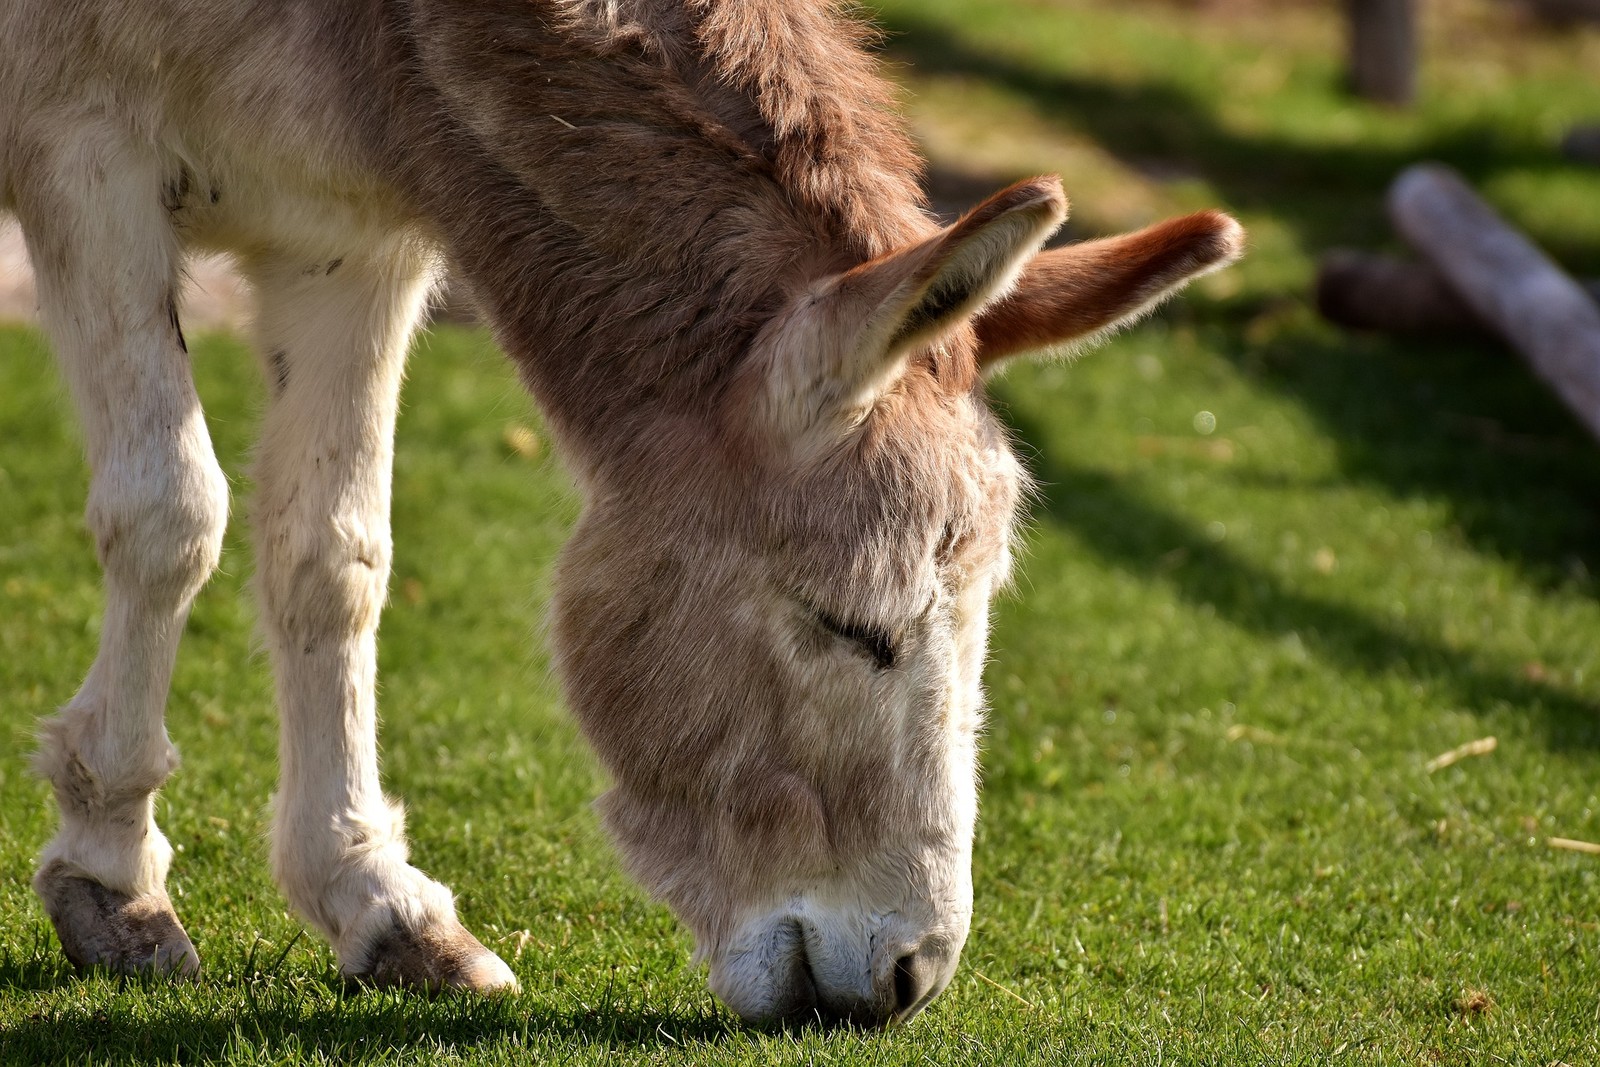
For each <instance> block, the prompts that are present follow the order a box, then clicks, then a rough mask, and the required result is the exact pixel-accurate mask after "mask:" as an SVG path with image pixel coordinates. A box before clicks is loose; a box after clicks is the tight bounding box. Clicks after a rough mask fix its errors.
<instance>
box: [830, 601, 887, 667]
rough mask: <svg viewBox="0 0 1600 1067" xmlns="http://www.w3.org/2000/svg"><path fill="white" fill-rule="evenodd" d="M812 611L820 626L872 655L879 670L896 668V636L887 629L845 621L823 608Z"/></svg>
mask: <svg viewBox="0 0 1600 1067" xmlns="http://www.w3.org/2000/svg"><path fill="white" fill-rule="evenodd" d="M810 611H811V617H812V618H814V619H815V620H816V621H817V625H818V626H821V627H822V628H823V629H824V630H826V631H828V632H829V633H830V634H832V635H833V636H835V637H837V638H839V639H840V640H842V641H847V642H849V643H850V644H852V645H854V646H855V647H856V648H857V649H858V650H859V651H861V652H865V653H866V654H867V655H869V656H871V657H872V662H873V665H874V666H875V667H877V668H878V670H880V671H887V670H893V669H894V665H895V659H896V650H895V642H894V636H893V635H892V634H890V633H889V631H888V630H887V629H885V628H883V627H881V626H872V625H870V624H867V623H859V622H845V621H844V620H842V619H840V618H838V617H837V616H834V615H830V614H829V613H828V612H826V611H823V610H822V609H821V608H816V607H813V608H811V609H810Z"/></svg>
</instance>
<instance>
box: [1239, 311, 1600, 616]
mask: <svg viewBox="0 0 1600 1067" xmlns="http://www.w3.org/2000/svg"><path fill="white" fill-rule="evenodd" d="M1238 329H1242V327H1235V328H1234V329H1233V330H1232V331H1230V333H1231V335H1232V336H1233V337H1237V336H1238V333H1237V332H1235V331H1237V330H1238ZM1210 347H1211V348H1212V349H1213V350H1214V351H1217V352H1220V353H1222V354H1223V355H1224V356H1225V358H1228V359H1229V360H1230V361H1231V362H1233V363H1234V365H1235V366H1236V367H1237V368H1238V370H1239V372H1240V373H1241V374H1242V375H1244V376H1246V377H1248V378H1251V379H1253V380H1256V381H1258V382H1261V383H1263V384H1265V385H1267V386H1268V387H1270V388H1272V389H1274V390H1276V391H1278V392H1280V393H1282V394H1284V395H1286V396H1289V397H1291V398H1292V399H1293V400H1294V401H1295V402H1296V403H1297V404H1299V405H1300V406H1301V408H1302V409H1303V410H1304V411H1305V412H1307V413H1308V414H1309V415H1310V416H1312V417H1313V418H1314V419H1315V420H1316V421H1317V423H1318V424H1319V426H1320V428H1321V430H1322V431H1323V432H1324V433H1325V434H1326V435H1327V436H1328V438H1329V439H1330V440H1331V441H1333V442H1334V443H1335V445H1336V446H1337V448H1338V462H1339V468H1340V473H1341V477H1342V478H1343V479H1345V480H1349V481H1367V482H1372V483H1376V484H1379V485H1382V486H1383V487H1384V488H1385V489H1386V490H1387V491H1388V492H1391V493H1393V494H1395V495H1397V496H1400V497H1402V498H1407V497H1415V498H1422V499H1428V500H1437V501H1441V502H1443V503H1444V504H1446V506H1447V508H1448V512H1449V515H1450V519H1451V521H1452V523H1453V524H1454V526H1455V527H1456V528H1457V529H1458V530H1459V531H1460V534H1461V535H1462V537H1463V538H1464V539H1465V540H1466V541H1467V542H1468V543H1469V544H1470V545H1471V546H1472V547H1473V548H1474V549H1475V550H1477V551H1479V552H1482V553H1484V554H1486V555H1492V556H1495V557H1498V558H1500V559H1503V560H1507V561H1509V562H1512V563H1514V564H1515V565H1516V566H1517V567H1518V568H1519V570H1520V571H1521V573H1522V575H1523V576H1524V577H1525V578H1526V579H1527V580H1528V581H1529V582H1530V583H1532V584H1534V585H1536V586H1539V587H1541V588H1545V589H1550V588H1556V587H1559V586H1562V585H1564V584H1567V583H1577V587H1579V588H1584V589H1587V590H1590V591H1592V590H1593V578H1594V577H1595V576H1597V575H1600V452H1597V447H1600V446H1597V445H1596V443H1595V441H1594V440H1593V439H1592V438H1590V437H1589V436H1588V435H1587V434H1586V433H1585V432H1584V431H1583V430H1582V428H1581V427H1580V426H1579V425H1578V423H1577V420H1576V419H1575V418H1573V417H1572V416H1571V415H1570V414H1569V413H1568V412H1567V410H1566V409H1565V408H1564V407H1562V405H1561V404H1560V402H1559V401H1557V400H1556V399H1555V396H1554V394H1553V393H1551V392H1550V391H1549V390H1548V389H1547V388H1546V387H1545V386H1544V385H1543V384H1542V383H1540V382H1539V381H1538V380H1536V379H1535V378H1534V377H1533V375H1532V373H1531V372H1530V371H1529V370H1528V368H1527V367H1526V365H1524V364H1523V363H1521V362H1520V361H1519V360H1518V359H1517V358H1516V357H1515V356H1514V355H1512V354H1511V353H1510V352H1508V351H1506V350H1505V349H1503V348H1501V347H1498V346H1497V345H1494V344H1492V343H1489V342H1484V343H1469V342H1461V341H1455V342H1448V343H1443V344H1439V343H1424V342H1420V341H1419V342H1413V343H1410V344H1405V345H1402V344H1396V343H1393V342H1386V341H1382V340H1379V339H1375V338H1350V337H1342V336H1339V335H1337V334H1330V333H1327V332H1316V333H1313V332H1311V331H1309V330H1303V329H1302V330H1294V331H1289V332H1287V333H1286V334H1285V335H1283V336H1280V337H1278V338H1275V339H1273V340H1271V341H1268V342H1266V343H1263V344H1261V345H1259V346H1242V345H1240V344H1239V342H1238V341H1237V340H1234V341H1229V340H1227V339H1226V338H1224V337H1219V338H1218V339H1217V342H1216V343H1215V344H1212V345H1211V346H1210Z"/></svg>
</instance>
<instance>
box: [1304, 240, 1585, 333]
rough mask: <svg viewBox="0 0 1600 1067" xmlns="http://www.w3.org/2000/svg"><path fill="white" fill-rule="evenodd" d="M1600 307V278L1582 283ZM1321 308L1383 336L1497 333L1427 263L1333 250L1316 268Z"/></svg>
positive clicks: (1346, 322) (1324, 313) (1333, 317)
mask: <svg viewBox="0 0 1600 1067" xmlns="http://www.w3.org/2000/svg"><path fill="white" fill-rule="evenodd" d="M1578 284H1579V285H1580V286H1582V287H1583V290H1584V292H1586V293H1588V294H1589V299H1591V300H1593V301H1595V302H1596V303H1597V304H1600V278H1588V279H1581V280H1579V282H1578ZM1317 310H1318V311H1320V312H1321V313H1322V316H1323V318H1325V319H1327V320H1328V321H1329V322H1333V323H1337V324H1338V325H1340V326H1345V327H1348V328H1350V329H1353V330H1378V331H1380V332H1382V333H1411V334H1440V333H1493V332H1494V328H1493V327H1492V326H1490V325H1489V324H1488V323H1486V322H1484V321H1483V320H1482V319H1480V318H1479V317H1478V316H1477V315H1475V314H1473V311H1472V309H1471V308H1470V307H1468V306H1467V305H1466V303H1464V302H1463V301H1462V299H1461V298H1460V297H1458V296H1456V294H1455V291H1454V290H1453V289H1451V288H1450V283H1449V282H1447V281H1445V280H1444V276H1443V275H1442V274H1440V273H1439V272H1438V271H1437V270H1434V269H1433V267H1431V266H1429V265H1428V264H1426V263H1418V262H1416V261H1414V260H1405V259H1396V258H1394V257H1393V256H1380V255H1376V254H1374V253H1371V252H1360V251H1357V250H1355V249H1352V248H1335V249H1333V250H1331V251H1329V252H1328V253H1327V254H1326V255H1324V256H1323V257H1322V262H1321V263H1320V264H1318V266H1317Z"/></svg>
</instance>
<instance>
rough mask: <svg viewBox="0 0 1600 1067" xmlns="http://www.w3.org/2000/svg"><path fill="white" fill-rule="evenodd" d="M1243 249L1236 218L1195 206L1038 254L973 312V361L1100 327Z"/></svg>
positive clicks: (1139, 311)
mask: <svg viewBox="0 0 1600 1067" xmlns="http://www.w3.org/2000/svg"><path fill="white" fill-rule="evenodd" d="M1243 251H1244V230H1243V229H1242V228H1241V227H1240V226H1239V224H1238V223H1237V222H1235V221H1234V220H1233V219H1231V218H1229V217H1228V216H1227V215H1224V214H1222V213H1221V212H1220V211H1202V212H1199V213H1197V214H1194V215H1186V216H1184V217H1183V218H1179V219H1169V220H1167V221H1166V222H1159V223H1157V224H1156V225H1154V226H1150V227H1147V228H1146V229H1143V230H1140V231H1138V232H1137V233H1129V234H1123V235H1121V236H1120V237H1106V238H1103V239H1101V240H1098V241H1084V242H1082V243H1079V244H1073V245H1067V246H1066V247H1064V248H1056V249H1052V250H1051V251H1049V252H1045V253H1042V254H1041V255H1039V256H1036V257H1034V260H1033V262H1032V263H1030V264H1028V268H1027V270H1025V271H1024V272H1023V274H1022V279H1021V280H1020V281H1019V282H1018V283H1017V286H1016V288H1015V289H1013V290H1012V291H1011V293H1010V295H1008V296H1007V297H1006V298H1005V299H1004V300H1001V301H999V302H998V303H996V304H994V305H993V306H992V307H990V308H989V309H988V310H986V311H985V312H984V313H983V314H982V315H981V316H979V318H978V321H977V324H976V325H977V328H978V364H979V366H981V367H984V368H988V367H991V366H993V365H994V364H995V363H997V362H999V361H1000V360H1002V359H1004V358H1006V357H1007V356H1012V355H1016V354H1017V353H1019V352H1029V351H1033V350H1035V349H1040V348H1047V347H1050V346H1052V345H1059V344H1064V343H1071V342H1075V341H1076V342H1080V343H1081V342H1084V341H1087V340H1090V339H1092V338H1094V337H1095V336H1096V335H1099V334H1103V333H1107V332H1109V331H1111V330H1114V329H1116V328H1117V327H1118V326H1121V325H1123V324H1125V323H1128V322H1131V321H1133V320H1134V319H1136V318H1138V317H1139V316H1140V315H1143V314H1144V313H1145V312H1147V311H1149V310H1151V309H1152V308H1154V307H1155V306H1156V305H1157V304H1159V303H1161V301H1163V300H1165V299H1166V298H1167V297H1168V296H1171V295H1172V294H1173V293H1175V292H1177V291H1178V290H1179V289H1181V288H1183V286H1184V285H1185V284H1187V283H1188V282H1189V280H1190V279H1192V278H1196V277H1199V276H1200V275H1202V274H1206V273H1209V272H1210V271H1213V270H1217V269H1218V268H1220V267H1224V266H1227V265H1228V264H1229V263H1232V262H1233V261H1234V260H1236V259H1238V258H1239V256H1240V254H1241V253H1242V252H1243Z"/></svg>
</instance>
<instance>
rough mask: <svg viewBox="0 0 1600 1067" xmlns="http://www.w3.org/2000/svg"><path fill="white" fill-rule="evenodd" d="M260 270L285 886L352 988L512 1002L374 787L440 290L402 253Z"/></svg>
mask: <svg viewBox="0 0 1600 1067" xmlns="http://www.w3.org/2000/svg"><path fill="white" fill-rule="evenodd" d="M391 243H392V244H393V246H394V247H388V248H383V249H381V250H366V251H358V250H352V251H350V252H347V253H346V254H345V255H343V256H341V257H336V258H333V259H329V260H326V261H323V262H318V263H308V262H306V261H304V260H298V259H295V260H291V259H289V258H286V257H276V258H273V259H271V260H265V261H262V260H258V261H256V262H253V263H251V264H250V265H249V268H248V269H249V270H250V272H251V273H252V275H253V276H254V280H255V282H256V285H257V288H258V291H259V293H260V297H261V321H260V331H261V336H260V338H259V341H260V344H261V346H262V352H263V354H264V359H265V370H266V374H267V378H268V385H269V388H270V389H271V391H272V394H273V398H272V401H271V407H270V408H269V410H268V412H267V418H266V427H265V432H264V434H263V438H262V448H261V457H260V461H259V464H258V469H257V485H258V492H259V498H258V501H257V505H256V527H257V538H258V545H257V554H258V556H259V567H258V571H259V576H258V584H259V592H260V599H261V605H262V609H263V612H262V613H263V617H264V622H265V629H266V638H267V643H268V645H269V647H270V650H271V653H272V659H273V665H274V668H275V670H276V674H277V682H278V702H279V708H280V711H281V714H282V717H283V725H282V735H281V741H280V747H279V758H280V761H281V777H280V780H279V789H278V795H277V799H276V802H275V820H274V829H273V848H272V857H273V870H274V872H275V874H276V875H277V878H278V882H279V884H280V885H281V886H282V887H283V890H284V893H285V894H286V895H287V896H288V898H289V900H290V902H291V903H292V904H293V905H294V906H295V908H296V909H297V910H298V911H299V912H300V914H301V915H303V916H305V918H306V919H307V920H308V921H310V922H311V923H312V924H313V925H315V926H316V927H317V928H318V929H319V930H321V931H322V932H323V933H324V934H326V935H327V937H328V938H329V940H331V941H332V942H333V945H334V948H335V950H336V951H337V952H338V955H339V961H340V965H341V968H342V969H343V971H344V972H345V973H346V974H347V975H349V976H352V977H355V978H360V979H364V980H370V981H374V982H377V983H381V984H389V983H400V984H406V985H416V986H423V987H428V988H439V987H441V986H456V987H467V988H473V989H480V990H492V989H502V988H515V987H516V979H515V978H514V977H513V976H512V974H511V971H510V970H509V968H507V967H506V965H505V964H504V963H502V962H501V961H500V959H499V957H497V956H495V955H494V954H493V953H492V952H490V951H489V950H488V949H486V948H484V947H483V946H482V945H481V944H479V943H478V941H477V940H475V939H474V938H473V937H472V935H471V934H469V933H467V931H466V930H465V929H464V928H463V927H462V926H461V924H460V923H459V922H457V920H456V915H455V904H454V902H453V900H452V898H451V895H450V891H449V890H447V889H446V888H445V887H444V886H442V885H440V884H439V883H437V882H435V881H432V880H431V879H429V878H428V877H426V876H425V875H423V874H422V873H421V872H420V871H418V870H417V869H416V868H415V867H412V866H411V865H410V864H409V863H408V862H407V856H406V844H405V838H404V834H403V827H402V822H401V813H400V809H399V808H398V806H395V805H391V804H390V803H389V802H388V801H387V800H386V799H385V798H384V796H383V793H382V790H381V788H380V784H379V780H378V753H377V733H376V731H377V718H376V708H375V696H374V683H375V676H376V672H377V656H376V634H377V628H378V613H379V610H380V608H381V607H382V604H383V599H384V595H385V592H386V586H387V584H388V577H389V557H390V539H389V485H390V470H391V466H392V462H393V451H394V445H393V442H394V418H395V407H396V402H397V399H398V394H399V389H400V376H401V367H402V363H403V361H404V356H405V348H406V343H407V341H408V340H409V337H410V334H411V331H412V328H413V326H414V324H415V322H416V320H417V317H418V315H419V314H420V312H421V308H422V303H423V300H424V298H425V296H426V293H427V290H428V287H429V285H430V283H431V281H432V273H431V270H430V269H429V267H428V265H427V261H426V259H424V258H423V257H422V256H420V255H418V254H417V253H416V252H415V251H413V250H411V249H409V248H407V247H405V246H404V245H403V244H402V243H401V242H399V241H394V242H391Z"/></svg>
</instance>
